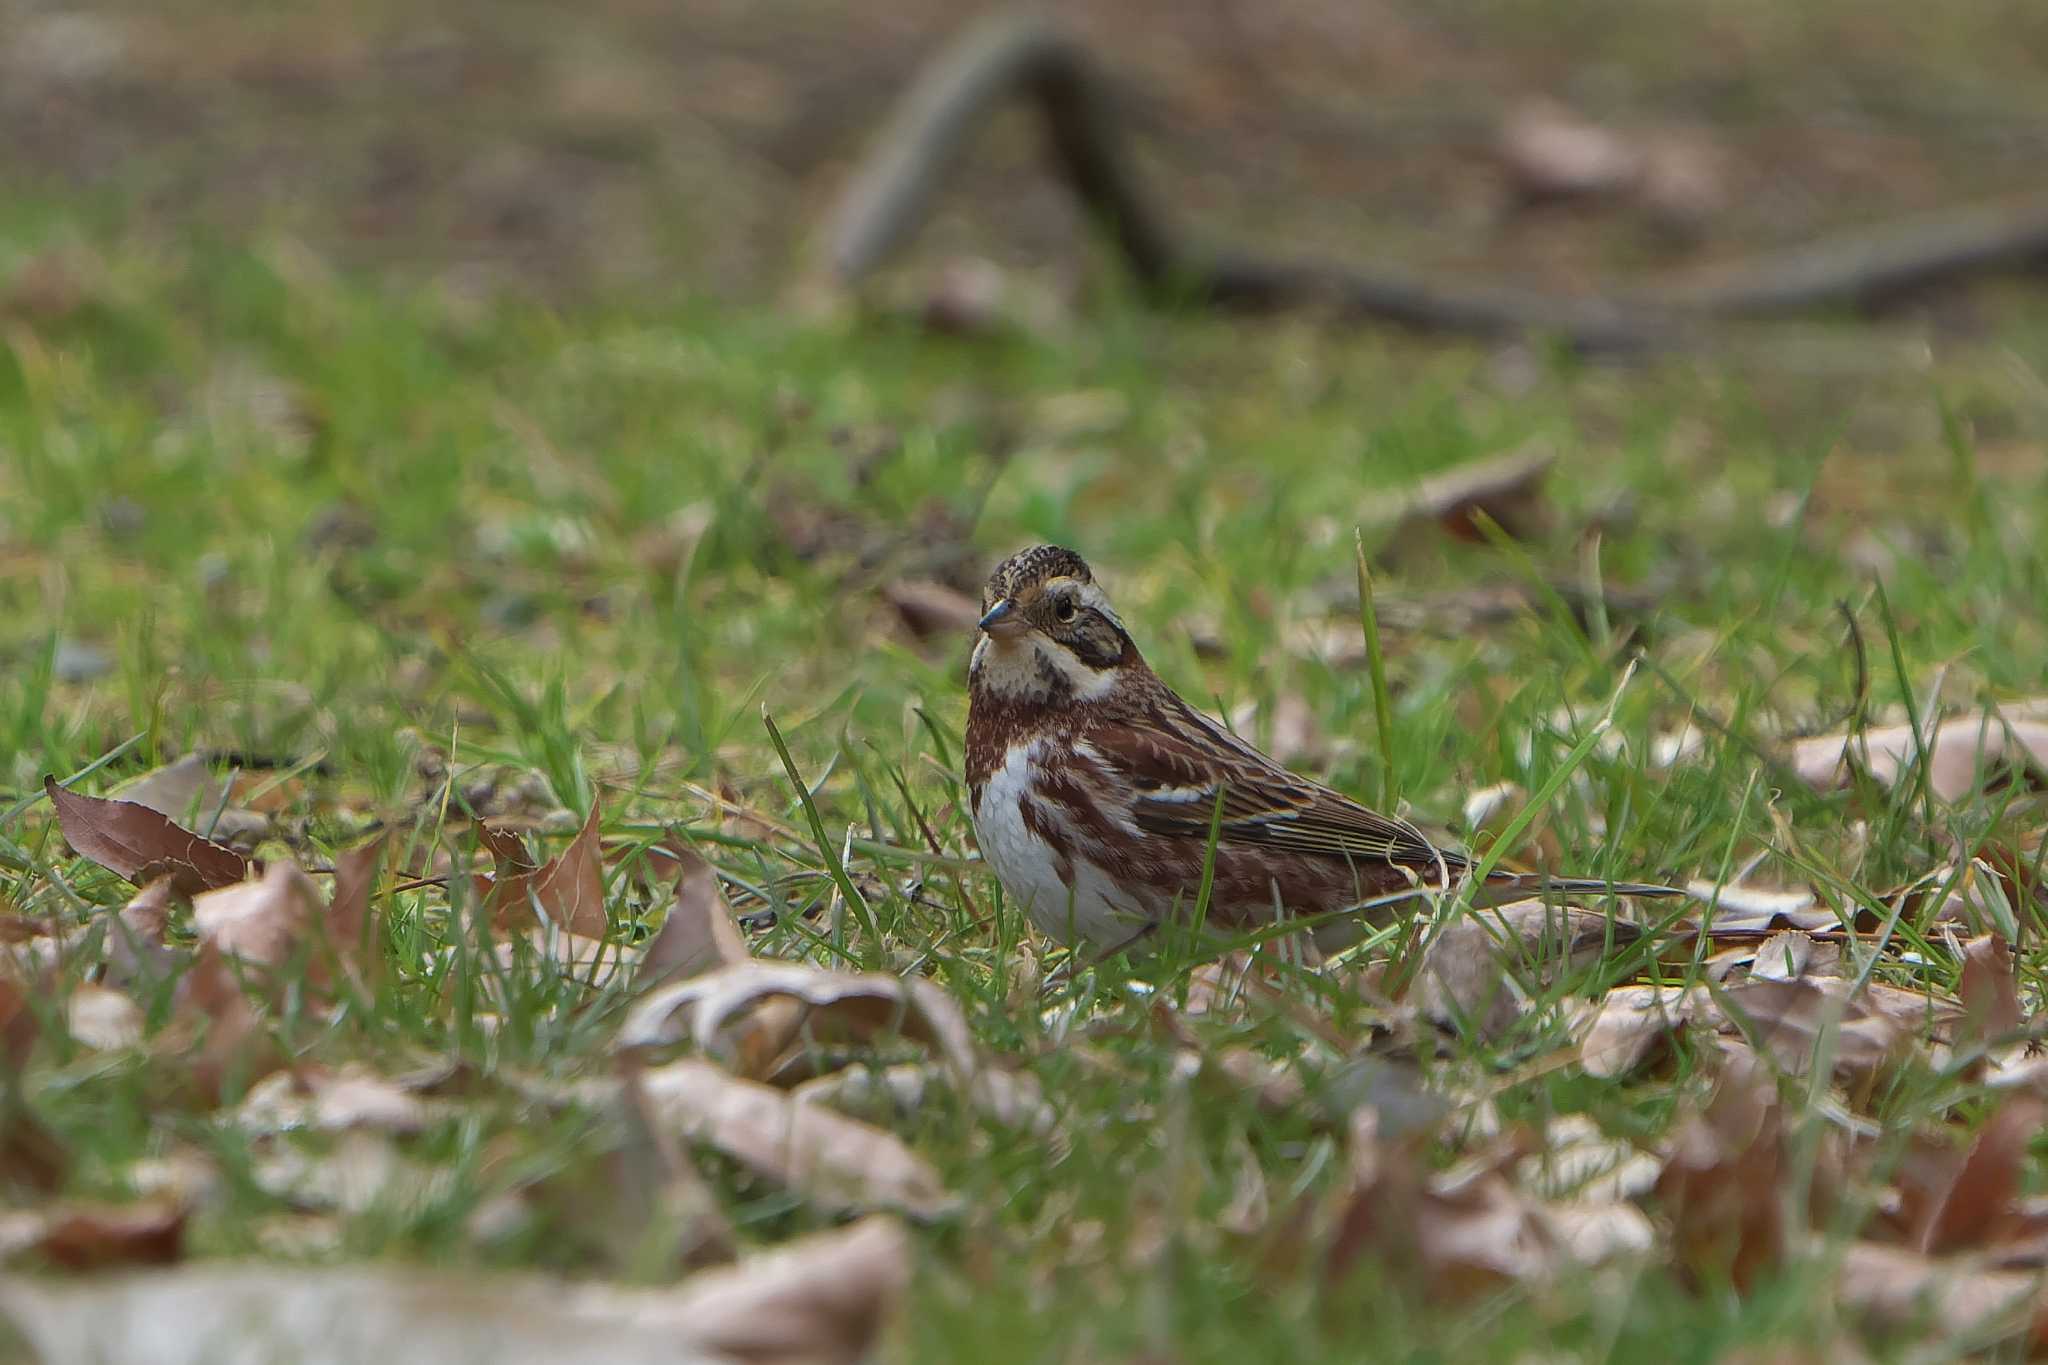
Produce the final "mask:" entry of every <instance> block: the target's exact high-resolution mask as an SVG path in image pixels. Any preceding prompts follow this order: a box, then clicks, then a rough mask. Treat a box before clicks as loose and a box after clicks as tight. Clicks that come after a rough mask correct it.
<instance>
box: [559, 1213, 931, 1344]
mask: <svg viewBox="0 0 2048 1365" xmlns="http://www.w3.org/2000/svg"><path fill="white" fill-rule="evenodd" d="M909 1283H910V1244H909V1239H908V1238H907V1237H906V1236H905V1235H904V1231H903V1226H902V1224H900V1223H898V1222H896V1221H895V1220H894V1219H891V1218H884V1217H869V1218H863V1219H861V1220H860V1221H859V1222H857V1223H854V1224H852V1225H850V1226H848V1227H845V1228H841V1229H837V1230H835V1231H832V1232H820V1233H814V1234H812V1235H811V1236H809V1237H805V1238H802V1239H800V1240H798V1241H795V1242H792V1243H790V1244H788V1245H787V1246H783V1247H780V1248H778V1249H776V1250H774V1251H769V1252H764V1253H761V1254H760V1255H756V1256H750V1257H748V1258H747V1259H746V1260H744V1261H741V1262H740V1263H739V1264H737V1265H733V1266H726V1267H720V1268H718V1269H716V1270H705V1271H701V1272H699V1273H698V1274H696V1275H693V1276H691V1277H690V1278H689V1279H688V1280H685V1281H684V1282H683V1283H682V1285H681V1286H680V1287H678V1288H677V1289H674V1290H666V1291H664V1290H620V1289H606V1288H598V1287H589V1288H584V1289H579V1290H576V1291H572V1292H571V1294H570V1295H569V1298H568V1301H567V1305H566V1309H567V1311H568V1312H569V1313H570V1314H571V1315H572V1316H574V1315H588V1316H593V1317H596V1316H609V1315H611V1314H612V1313H616V1314H618V1316H620V1317H621V1318H622V1319H624V1320H626V1321H630V1322H632V1323H635V1324H637V1325H640V1326H644V1327H653V1328H657V1329H660V1330H663V1331H666V1332H667V1333H669V1334H670V1335H671V1338H672V1339H673V1340H676V1341H678V1342H680V1343H684V1344H686V1345H690V1346H696V1347H699V1348H701V1349H703V1350H705V1351H708V1352H710V1353H711V1354H712V1355H714V1356H716V1357H718V1358H719V1359H727V1360H734V1361H748V1362H756V1365H767V1362H775V1361H782V1362H791V1363H792V1365H794V1363H795V1362H815V1363H816V1365H855V1362H857V1361H861V1360H866V1359H868V1358H870V1355H871V1352H872V1350H873V1347H874V1344H875V1342H876V1339H877V1338H878V1337H879V1336H880V1334H881V1331H882V1328H883V1326H884V1325H886V1323H887V1322H888V1319H889V1317H890V1315H891V1314H892V1313H893V1312H894V1311H895V1309H896V1306H897V1304H898V1303H899V1302H900V1300H901V1299H902V1296H903V1292H904V1290H905V1289H906V1288H907V1287H908V1286H909Z"/></svg>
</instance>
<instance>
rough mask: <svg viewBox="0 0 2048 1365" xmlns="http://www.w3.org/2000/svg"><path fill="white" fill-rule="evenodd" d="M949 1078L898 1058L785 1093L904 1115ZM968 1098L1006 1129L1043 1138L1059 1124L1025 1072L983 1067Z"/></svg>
mask: <svg viewBox="0 0 2048 1365" xmlns="http://www.w3.org/2000/svg"><path fill="white" fill-rule="evenodd" d="M953 1081H954V1077H953V1076H952V1075H951V1074H950V1073H948V1072H947V1071H946V1070H945V1069H944V1068H943V1067H937V1066H933V1065H932V1064H930V1063H925V1062H901V1063H898V1064H897V1065H895V1066H891V1067H884V1068H882V1069H880V1070H876V1069H874V1068H872V1067H864V1066H849V1067H845V1068H843V1069H841V1070H839V1071H834V1072H832V1073H831V1074H829V1075H825V1076H818V1077H814V1078H813V1079H811V1080H808V1081H805V1082H804V1083H803V1084H802V1085H799V1086H797V1087H796V1088H795V1089H794V1090H792V1091H790V1092H789V1093H790V1098H791V1099H794V1100H799V1101H802V1102H803V1103H806V1104H829V1105H831V1106H832V1107H833V1108H835V1109H839V1110H843V1111H845V1112H847V1113H852V1114H863V1113H865V1114H878V1115H879V1114H883V1113H887V1114H889V1115H891V1116H894V1117H908V1116H910V1115H913V1114H915V1113H917V1112H918V1111H919V1110H920V1109H922V1108H923V1107H924V1105H925V1102H926V1096H927V1095H928V1094H929V1093H930V1092H931V1091H932V1090H933V1089H934V1088H935V1087H950V1086H952V1084H953ZM968 1099H969V1100H971V1101H972V1102H973V1104H974V1106H975V1108H976V1109H978V1110H979V1111H980V1112H981V1113H983V1114H985V1115H987V1116H988V1117H989V1118H990V1119H992V1120H994V1121H995V1122H996V1123H998V1124H1000V1125H1002V1126H1003V1127H1005V1128H1014V1129H1017V1130H1019V1131H1021V1132H1027V1133H1031V1134H1033V1135H1034V1136H1037V1137H1046V1136H1050V1135H1051V1134H1052V1133H1053V1132H1054V1131H1055V1129H1056V1128H1057V1127H1058V1125H1059V1116H1058V1115H1057V1114H1056V1113H1054V1112H1053V1108H1052V1106H1051V1105H1049V1104H1047V1103H1046V1101H1045V1091H1044V1090H1043V1088H1042V1087H1040V1085H1039V1084H1038V1078H1037V1077H1035V1076H1033V1075H1032V1074H1031V1073H1030V1072H1028V1071H998V1070H996V1069H994V1068H984V1069H983V1070H981V1071H978V1072H976V1073H975V1075H974V1078H973V1080H972V1081H971V1082H970V1084H969V1088H968Z"/></svg>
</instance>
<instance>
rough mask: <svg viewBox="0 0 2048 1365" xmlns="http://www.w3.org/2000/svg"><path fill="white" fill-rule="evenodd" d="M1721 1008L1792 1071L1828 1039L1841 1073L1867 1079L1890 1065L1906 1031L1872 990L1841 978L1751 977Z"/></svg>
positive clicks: (1728, 991)
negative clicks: (1876, 1000) (1861, 988)
mask: <svg viewBox="0 0 2048 1365" xmlns="http://www.w3.org/2000/svg"><path fill="white" fill-rule="evenodd" d="M1718 1003H1719V1004H1720V1006H1721V1009H1722V1012H1723V1013H1724V1014H1725V1015H1727V1017H1728V1018H1729V1019H1730V1020H1732V1021H1733V1022H1734V1024H1735V1025H1736V1027H1737V1028H1738V1029H1740V1030H1741V1031H1742V1033H1743V1034H1744V1036H1745V1037H1747V1038H1748V1040H1749V1043H1750V1045H1751V1046H1752V1047H1754V1048H1756V1049H1757V1051H1759V1052H1761V1053H1764V1054H1765V1055H1767V1056H1768V1057H1770V1058H1771V1060H1772V1061H1773V1062H1775V1063H1776V1064H1777V1065H1778V1066H1779V1067H1780V1068H1781V1069H1782V1070H1784V1071H1785V1072H1786V1073H1787V1074H1788V1075H1793V1076H1803V1075H1805V1074H1807V1073H1808V1072H1809V1071H1811V1070H1812V1069H1813V1067H1814V1064H1815V1062H1816V1060H1817V1059H1818V1058H1819V1056H1820V1055H1821V1051H1822V1048H1823V1045H1825V1046H1827V1047H1828V1048H1830V1049H1831V1050H1832V1058H1833V1065H1834V1070H1835V1072H1836V1073H1837V1074H1839V1075H1845V1076H1848V1077H1851V1078H1856V1079H1860V1080H1867V1079H1868V1078H1870V1077H1871V1076H1873V1075H1875V1074H1876V1073H1877V1072H1879V1071H1880V1070H1882V1069H1884V1068H1885V1067H1887V1066H1888V1065H1890V1064H1891V1063H1892V1062H1893V1061H1895V1060H1896V1059H1897V1057H1898V1056H1899V1053H1900V1050H1901V1049H1902V1048H1903V1047H1904V1045H1905V1043H1906V1041H1907V1036H1908V1035H1907V1032H1906V1030H1905V1029H1904V1028H1902V1027H1901V1026H1900V1024H1899V1022H1898V1021H1897V1020H1896V1019H1895V1018H1893V1017H1892V1016H1891V1015H1890V1014H1888V1013H1886V1012H1885V1010H1884V1009H1883V1008H1881V1007H1880V1006H1879V1005H1878V1004H1877V1003H1875V1001H1874V1000H1873V999H1871V998H1870V996H1869V995H1868V994H1867V993H1864V992H1858V991H1856V990H1854V988H1853V985H1852V983H1850V982H1848V981H1844V980H1842V979H1840V978H1800V979H1798V980H1790V981H1785V980H1772V979H1770V978H1766V977H1755V976H1753V977H1751V978H1750V979H1749V980H1748V981H1745V982H1742V983H1741V984H1739V985H1735V986H1729V987H1727V988H1725V989H1724V990H1722V991H1721V993H1720V996H1719V998H1718Z"/></svg>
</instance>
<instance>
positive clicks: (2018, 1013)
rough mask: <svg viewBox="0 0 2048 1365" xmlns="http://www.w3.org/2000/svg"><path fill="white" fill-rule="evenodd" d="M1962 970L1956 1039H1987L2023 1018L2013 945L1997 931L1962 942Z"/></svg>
mask: <svg viewBox="0 0 2048 1365" xmlns="http://www.w3.org/2000/svg"><path fill="white" fill-rule="evenodd" d="M1962 957H1963V974H1962V980H1961V981H1960V982H1959V983H1957V988H1956V993H1957V994H1958V995H1960V996H1961V997H1962V1000H1963V1019H1962V1023H1961V1026H1960V1028H1959V1029H1958V1033H1957V1037H1958V1040H1959V1041H1960V1040H1962V1039H1969V1040H1971V1041H1974V1042H1978V1043H1989V1042H1990V1041H1991V1040H1993V1039H1995V1038H1999V1037H2002V1036H2004V1035H2006V1034H2009V1033H2012V1032H2014V1031H2015V1030H2017V1029H2018V1028H2019V1027H2020V1025H2021V1024H2023V1023H2025V1022H2026V1012H2025V1011H2024V1010H2023V1009H2021V1007H2020V992H2019V982H2018V981H2017V980H2016V979H2015V978H2014V975H2013V960H2012V949H2010V948H2009V947H2007V946H2006V942H2005V940H2004V939H2002V938H2000V937H1999V936H1998V935H1996V934H1986V935H1984V936H1983V937H1981V938H1973V939H1971V940H1970V941H1969V942H1967V943H1965V944H1964V945H1963V951H1962Z"/></svg>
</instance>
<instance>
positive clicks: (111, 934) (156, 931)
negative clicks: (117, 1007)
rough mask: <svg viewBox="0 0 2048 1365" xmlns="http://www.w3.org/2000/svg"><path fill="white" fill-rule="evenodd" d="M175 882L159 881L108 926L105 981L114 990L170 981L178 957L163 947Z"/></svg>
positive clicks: (163, 878) (141, 892)
mask: <svg viewBox="0 0 2048 1365" xmlns="http://www.w3.org/2000/svg"><path fill="white" fill-rule="evenodd" d="M177 894H178V893H177V888H176V886H175V884H174V879H173V878H171V877H168V876H165V877H158V878H157V879H156V880H155V881H153V882H151V883H150V884H149V885H147V886H145V887H143V888H142V890H141V891H139V892H138V893H136V895H135V898H134V899H133V900H131V901H129V902H128V904H127V905H125V906H123V907H122V908H121V913H120V914H118V915H116V916H115V917H114V918H113V920H112V921H111V922H110V923H109V924H108V925H107V980H108V982H109V983H111V984H113V985H116V986H126V985H132V984H134V983H136V982H138V981H139V982H161V981H168V980H169V979H170V976H171V973H172V971H173V970H174V969H175V966H176V963H177V955H176V954H175V953H173V952H172V951H171V950H170V949H169V948H168V947H166V946H165V945H164V933H165V931H166V930H167V929H169V928H170V924H171V902H172V900H173V898H174V897H176V895H177Z"/></svg>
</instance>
